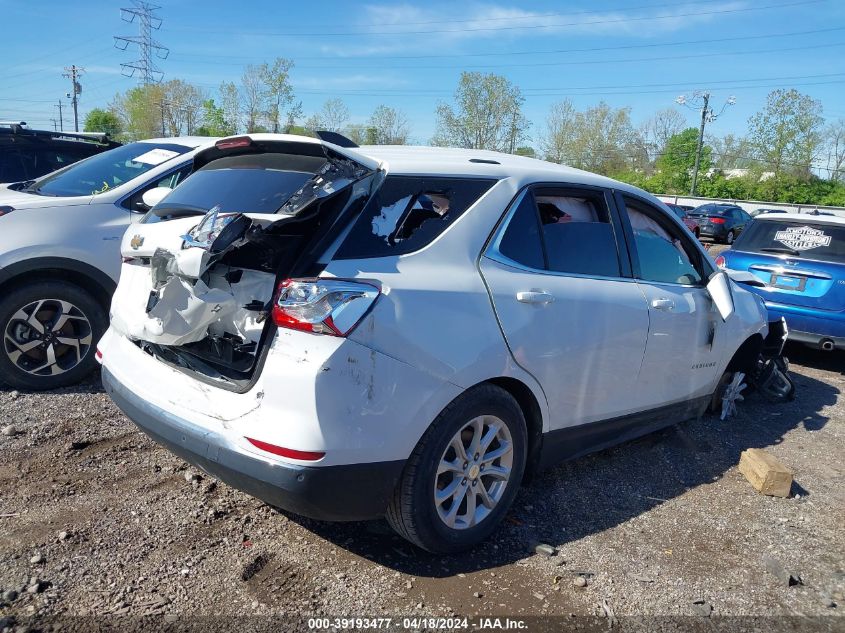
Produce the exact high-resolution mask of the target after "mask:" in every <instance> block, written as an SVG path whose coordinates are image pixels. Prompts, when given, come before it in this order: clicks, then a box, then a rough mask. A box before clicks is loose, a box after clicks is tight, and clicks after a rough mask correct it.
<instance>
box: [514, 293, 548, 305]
mask: <svg viewBox="0 0 845 633" xmlns="http://www.w3.org/2000/svg"><path fill="white" fill-rule="evenodd" d="M516 300H517V301H519V302H520V303H541V304H546V303H551V302H552V301H554V300H555V298H554V295H551V294H549V293H548V292H543V291H542V290H523V291H522V292H517V293H516Z"/></svg>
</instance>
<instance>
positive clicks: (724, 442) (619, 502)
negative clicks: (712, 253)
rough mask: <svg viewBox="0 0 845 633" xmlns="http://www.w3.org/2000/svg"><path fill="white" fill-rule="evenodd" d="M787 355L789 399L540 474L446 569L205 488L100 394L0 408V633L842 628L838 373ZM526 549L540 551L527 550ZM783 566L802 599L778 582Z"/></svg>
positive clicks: (844, 462) (362, 529) (378, 535)
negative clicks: (758, 469)
mask: <svg viewBox="0 0 845 633" xmlns="http://www.w3.org/2000/svg"><path fill="white" fill-rule="evenodd" d="M789 353H790V355H791V356H792V359H793V373H794V376H795V379H796V381H797V384H798V389H799V393H798V398H797V399H796V400H795V401H794V402H793V403H790V404H787V405H783V406H773V405H770V404H768V403H766V402H764V401H763V400H762V399H761V398H759V397H758V396H754V395H752V396H750V397H749V398H748V400H747V401H746V402H745V403H743V404H742V405H741V410H740V413H739V416H738V417H736V418H734V419H731V420H729V421H726V422H720V421H719V420H718V419H716V418H714V417H712V416H710V417H705V418H703V419H701V420H697V421H690V422H687V423H684V424H681V425H679V426H677V427H674V428H671V429H668V430H666V431H664V432H661V433H658V434H656V435H653V436H649V437H647V438H644V439H641V440H639V441H636V442H634V443H631V444H627V445H624V446H621V447H617V448H615V449H612V450H607V451H603V452H601V453H598V454H596V455H593V456H591V457H587V458H584V459H580V460H577V461H575V462H571V463H568V464H565V465H563V466H560V467H558V468H556V469H554V470H551V471H548V472H545V473H543V474H542V475H541V476H540V477H539V478H538V480H537V481H535V482H534V483H533V484H532V485H531V486H529V487H527V488H525V489H524V490H523V491H522V492H521V493H520V495H519V497H518V498H517V502H516V504H515V506H514V508H513V510H512V512H511V514H510V516H509V517H508V520H507V521H506V523H505V525H504V526H503V527H502V529H501V530H500V531H499V532H498V533H497V534H496V536H495V538H494V539H493V540H491V541H490V542H488V543H487V544H486V545H484V546H483V547H481V548H479V549H477V550H476V551H473V552H471V553H468V554H466V555H462V556H457V557H448V558H439V557H434V556H431V555H427V554H425V553H422V552H420V551H418V550H415V549H414V548H413V547H412V546H410V545H409V544H407V543H406V542H404V541H403V540H401V539H399V538H398V537H396V536H394V535H392V533H391V532H390V531H389V528H388V527H387V526H386V524H384V523H382V522H374V523H367V524H343V525H326V524H319V523H316V522H312V521H307V520H302V519H298V518H296V517H293V516H287V515H285V514H282V513H279V512H277V511H275V510H273V509H271V508H269V507H267V506H264V505H262V504H261V503H259V502H257V501H256V500H254V499H252V498H250V497H247V496H246V495H243V494H241V493H239V492H236V491H234V490H232V489H230V488H228V487H227V486H225V485H222V484H220V485H217V484H216V483H215V482H214V481H211V480H209V479H208V478H206V477H200V476H199V474H198V473H197V472H196V471H194V470H192V469H189V468H188V467H187V466H186V465H185V464H184V463H183V462H182V461H180V460H179V459H177V458H175V457H173V456H171V455H170V454H169V453H168V452H167V451H165V450H163V449H161V448H158V447H157V446H156V445H155V444H154V443H153V442H152V441H150V440H149V439H147V438H146V437H145V436H143V435H142V434H141V433H139V432H137V431H136V430H135V428H134V426H133V425H132V424H131V423H130V422H129V421H128V420H127V419H126V418H124V417H123V416H122V415H121V414H120V413H119V412H118V411H117V409H116V408H115V407H114V406H113V405H112V404H111V402H110V401H109V399H108V397H107V396H106V395H105V394H104V393H103V391H102V389H101V388H100V386H99V382H98V381H99V377H94V378H92V379H91V380H90V381H89V382H88V383H86V384H84V385H82V386H79V387H76V388H72V389H67V390H63V391H61V392H55V393H49V394H25V393H20V394H18V393H15V392H10V391H8V390H6V391H0V422H2V424H0V426H2V427H6V428H4V434H3V435H0V447H2V452H1V453H0V454H2V461H0V516H1V517H2V518H0V629H2V628H3V623H4V621H3V620H2V618H4V617H5V618H6V620H5V624H7V625H8V624H10V623H13V622H17V623H18V624H19V625H20V624H32V622H33V621H35V622H36V623H38V622H41V623H43V622H50V621H52V620H54V619H55V621H58V622H59V623H62V624H67V622H68V621H69V620H71V619H70V618H68V616H71V615H76V616H80V615H95V616H103V615H107V614H118V615H121V614H123V615H128V616H139V615H144V614H164V615H166V616H187V615H193V616H195V615H229V616H235V615H240V614H250V615H252V614H255V615H260V614H277V615H278V614H320V615H330V616H349V615H353V616H354V615H358V616H361V615H366V616H378V615H391V616H402V615H422V614H433V615H449V614H465V615H469V616H472V615H473V614H502V615H512V616H527V615H560V616H562V619H561V620H559V622H569V621H576V620H577V617H576V618H574V619H573V618H572V616H571V615H570V614H575V615H576V616H591V615H596V614H602V613H605V614H606V613H607V611H609V612H611V613H612V614H613V615H614V616H615V617H617V618H619V619H620V621H624V618H625V616H630V615H640V616H642V615H647V616H651V615H660V616H667V615H669V616H695V617H697V618H702V617H704V616H707V615H708V614H709V615H710V616H711V620H710V622H713V621H715V620H717V619H718V616H725V615H761V616H774V615H782V616H795V617H800V619H799V620H797V623H798V624H801V625H802V626H804V625H806V624H807V623H808V622H812V623H814V624H815V625H817V626H821V627H822V628H823V629H827V630H842V627H843V626H845V620H843V619H842V618H841V617H837V614H838V616H841V615H842V614H843V610H845V529H843V525H845V479H843V474H845V404H844V403H845V400H843V397H842V393H841V392H842V391H843V389H845V356H843V355H842V354H838V355H822V354H821V353H816V352H809V351H807V350H805V349H803V348H790V349H789ZM7 425H13V426H14V429H9V428H8V427H7ZM9 433H11V435H9ZM747 447H765V448H766V449H767V450H769V451H771V453H773V454H774V455H775V456H776V457H777V458H779V459H780V460H782V461H783V462H784V463H786V464H787V465H789V466H791V467H792V468H794V470H795V472H796V477H795V479H796V484H795V485H794V487H793V490H792V493H793V498H790V499H779V498H772V497H764V496H760V495H758V494H757V493H756V492H755V491H754V490H753V489H752V488H751V487H750V486H749V484H748V483H747V482H746V481H745V479H744V478H743V477H742V476H741V475H740V474H739V473H738V471H737V468H736V464H737V461H738V459H739V454H740V452H741V451H742V450H743V449H745V448H747ZM537 543H545V544H549V545H551V546H552V547H554V548H555V553H554V555H552V556H547V555H544V554H541V553H534V552H533V547H534V546H535V545H536V544H537ZM772 560H774V561H776V563H773V562H772ZM767 561H768V562H767ZM778 564H779V565H781V566H782V568H783V569H784V570H785V571H786V574H787V575H788V574H789V573H790V572H791V573H792V574H794V575H795V576H800V579H801V581H802V583H803V584H800V583H799V584H794V585H792V586H790V584H789V582H788V580H786V579H785V578H779V577H778V574H777V569H776V567H777V565H778ZM582 578H583V579H584V580H583V581H582V580H580V579H582ZM33 579H35V581H37V582H35V584H33V582H34V581H33ZM584 582H586V586H584V587H579V586H576V583H581V584H584ZM15 593H18V594H19V595H18V596H17V597H15V596H14V594H15ZM602 604H604V605H606V607H607V609H606V610H605V609H603V608H602ZM804 616H810V617H811V619H810V620H804V619H803V617H804ZM816 616H828V617H816ZM9 618H11V619H9ZM82 621H84V620H82ZM696 621H697V620H696ZM78 622H79V621H77V623H78ZM783 622H784V621H782V620H772V621H771V622H770V624H769V626H767V627H766V628H769V629H770V630H771V629H772V628H779V627H778V624H783ZM798 624H796V625H795V626H796V630H797V628H801V627H798ZM71 628H73V627H71ZM277 630H282V629H277Z"/></svg>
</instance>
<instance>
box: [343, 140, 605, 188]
mask: <svg viewBox="0 0 845 633" xmlns="http://www.w3.org/2000/svg"><path fill="white" fill-rule="evenodd" d="M355 151H356V152H358V153H360V154H364V155H365V156H369V157H371V158H374V159H376V160H379V161H383V162H385V163H387V165H388V168H389V170H390V171H391V172H394V173H408V174H447V173H458V174H462V175H476V176H479V177H494V178H506V177H508V176H520V175H526V176H528V175H530V176H543V175H547V176H548V177H549V178H550V179H552V180H560V179H561V177H562V176H563V177H565V178H566V180H570V181H572V182H588V181H595V182H596V184H599V183H600V184H603V185H607V184H609V183H614V184H617V183H616V181H614V180H611V179H610V178H605V177H604V176H598V175H596V174H592V173H590V172H587V171H583V170H580V169H575V168H572V167H566V166H564V165H558V164H556V163H550V162H547V161H544V160H538V159H536V158H528V157H527V156H517V155H515V154H503V153H500V152H492V151H489V150H481V149H461V148H455V147H431V146H425V145H362V146H361V147H357V148H355Z"/></svg>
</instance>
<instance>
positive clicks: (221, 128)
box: [196, 99, 235, 136]
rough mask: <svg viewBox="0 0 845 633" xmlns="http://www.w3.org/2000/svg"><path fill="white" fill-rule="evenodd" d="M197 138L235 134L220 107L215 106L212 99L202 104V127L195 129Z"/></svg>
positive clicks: (232, 126)
mask: <svg viewBox="0 0 845 633" xmlns="http://www.w3.org/2000/svg"><path fill="white" fill-rule="evenodd" d="M196 133H197V134H198V135H199V136H231V135H232V134H234V133H235V129H234V125H232V124H231V123H230V122H229V121H227V120H226V113H225V112H224V111H223V108H222V107H219V106H217V105H215V103H214V99H206V100H205V101H203V102H202V125H201V126H200V127H198V128H197V130H196Z"/></svg>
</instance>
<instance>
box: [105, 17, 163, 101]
mask: <svg viewBox="0 0 845 633" xmlns="http://www.w3.org/2000/svg"><path fill="white" fill-rule="evenodd" d="M133 4H134V5H135V6H134V7H128V8H123V9H121V10H120V17H121V18H122V19H123V21H124V22H130V23H131V22H134V21H135V19H136V18H137V19H138V35H115V36H114V46H115V48H117V49H120V50H122V51H125V50H126V49H127V47H128V46H129V45H130V44H135V45H137V46H138V49H139V52H140V54H141V55H140V59H137V60H135V61H134V62H127V63H123V64H121V65H120V66H121V68H122V69H123V74H124V75H126V76H127V77H134V76H135V71H136V70H137V71H139V73H140V76H141V83H142V84H143V85H145V86H146V85H148V84H151V83H159V82H160V81H161V78H162V77H163V76H164V73H163V72H162V71H161V70H160V69H159V68H158V66H156V65H155V63H154V62H153V53H155V55H156V57H158V58H159V59H167V56H168V54H169V53H170V50H169V49H168V48H167V47H165V46H163V45H162V44H160V43H159V42H157V41H156V40H154V39H153V31H156V30H158V29H160V28H161V18H159V17H157V16H156V15H154V14H155V12H156V11H157V10H158V9H160V8H161V7H159V6H156V5H154V4H150V3H149V2H146V1H145V0H133Z"/></svg>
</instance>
